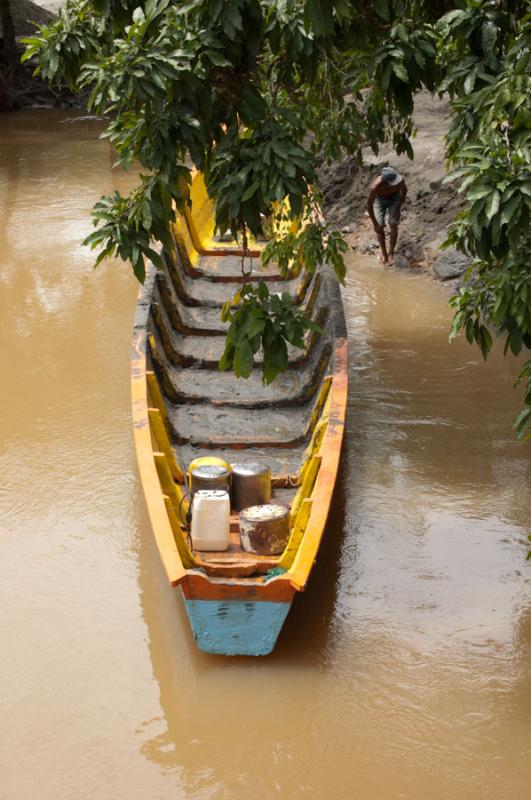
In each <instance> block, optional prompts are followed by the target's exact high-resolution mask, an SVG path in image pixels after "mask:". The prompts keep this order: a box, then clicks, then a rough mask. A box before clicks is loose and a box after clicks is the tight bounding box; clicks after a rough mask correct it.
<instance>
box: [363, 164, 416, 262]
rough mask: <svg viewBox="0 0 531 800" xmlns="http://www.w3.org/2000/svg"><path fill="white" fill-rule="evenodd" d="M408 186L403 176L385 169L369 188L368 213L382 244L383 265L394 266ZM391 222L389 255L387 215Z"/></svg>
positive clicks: (381, 257) (388, 168)
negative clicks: (402, 210)
mask: <svg viewBox="0 0 531 800" xmlns="http://www.w3.org/2000/svg"><path fill="white" fill-rule="evenodd" d="M406 195H407V186H406V182H405V180H404V179H403V177H402V175H399V174H398V172H397V171H396V170H394V169H393V168H392V167H384V168H383V169H382V170H381V172H380V174H379V175H378V177H376V178H374V180H373V181H372V182H371V184H370V186H369V194H368V196H367V211H368V212H369V217H370V218H371V220H372V224H373V225H374V230H375V231H376V236H377V237H378V241H379V243H380V249H381V251H382V255H381V256H380V260H381V262H382V264H394V260H395V247H396V240H397V237H398V223H399V222H400V209H401V207H402V203H403V202H404V200H405V199H406ZM386 214H387V221H388V222H389V229H390V234H389V253H388V252H387V246H386V243H385V228H384V226H385V215H386Z"/></svg>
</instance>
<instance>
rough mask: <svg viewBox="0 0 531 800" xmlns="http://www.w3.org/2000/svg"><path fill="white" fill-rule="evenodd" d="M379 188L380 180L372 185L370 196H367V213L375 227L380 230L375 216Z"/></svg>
mask: <svg viewBox="0 0 531 800" xmlns="http://www.w3.org/2000/svg"><path fill="white" fill-rule="evenodd" d="M377 186H378V179H376V180H374V181H373V182H372V183H371V185H370V186H369V194H368V195H367V212H368V214H369V217H370V218H371V222H372V224H373V225H374V227H375V229H376V228H379V227H380V225H378V223H377V222H376V217H375V216H374V201H375V199H376V188H377Z"/></svg>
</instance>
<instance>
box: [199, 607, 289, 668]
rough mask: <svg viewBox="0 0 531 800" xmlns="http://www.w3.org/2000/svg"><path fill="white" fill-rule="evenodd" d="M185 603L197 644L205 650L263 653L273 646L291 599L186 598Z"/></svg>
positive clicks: (230, 653) (270, 649) (268, 651)
mask: <svg viewBox="0 0 531 800" xmlns="http://www.w3.org/2000/svg"><path fill="white" fill-rule="evenodd" d="M184 604H185V608H186V613H187V614H188V619H189V620H190V625H191V628H192V632H193V634H194V638H195V641H196V644H197V646H198V647H199V649H200V650H203V651H204V652H205V653H213V654H217V655H226V656H237V655H239V656H266V655H268V654H269V653H271V651H272V650H273V648H274V647H275V644H276V641H277V638H278V635H279V633H280V631H281V628H282V626H283V624H284V621H285V619H286V617H287V615H288V612H289V609H290V607H291V601H290V602H269V601H264V602H257V601H254V600H251V601H249V600H228V601H226V600H187V599H186V597H185V598H184Z"/></svg>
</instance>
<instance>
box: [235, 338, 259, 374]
mask: <svg viewBox="0 0 531 800" xmlns="http://www.w3.org/2000/svg"><path fill="white" fill-rule="evenodd" d="M253 364H254V359H253V351H252V348H251V345H250V343H249V340H248V339H243V340H242V342H241V343H240V344H239V345H238V347H236V349H235V352H234V372H235V374H236V375H237V377H238V378H248V377H249V375H250V374H251V372H252V369H253Z"/></svg>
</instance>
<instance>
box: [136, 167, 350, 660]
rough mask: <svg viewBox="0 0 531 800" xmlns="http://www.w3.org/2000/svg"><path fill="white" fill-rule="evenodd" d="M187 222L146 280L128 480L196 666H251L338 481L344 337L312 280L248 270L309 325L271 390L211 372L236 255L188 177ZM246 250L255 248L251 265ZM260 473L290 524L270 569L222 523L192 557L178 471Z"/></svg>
mask: <svg viewBox="0 0 531 800" xmlns="http://www.w3.org/2000/svg"><path fill="white" fill-rule="evenodd" d="M192 195H193V197H192V199H193V204H192V208H191V211H190V213H187V215H186V216H182V217H179V218H178V219H177V222H176V224H175V226H174V234H175V242H176V251H175V253H173V254H168V253H165V254H163V257H164V262H165V268H164V269H157V270H156V269H155V268H153V267H152V268H151V269H150V270H149V271H148V275H147V278H146V282H145V284H144V286H143V288H142V290H141V292H140V296H139V301H138V306H137V313H136V319H135V324H134V332H133V350H132V402H133V424H134V434H135V444H136V453H137V459H138V465H139V472H140V479H141V482H142V486H143V490H144V495H145V498H146V503H147V508H148V513H149V517H150V520H151V525H152V528H153V532H154V535H155V539H156V542H157V546H158V549H159V553H160V557H161V559H162V563H163V565H164V569H165V571H166V574H167V576H168V579H169V581H170V582H171V584H172V586H179V587H180V589H181V591H182V594H183V597H184V602H185V606H186V611H187V614H188V617H189V620H190V623H191V627H192V631H193V634H194V637H195V640H196V642H197V645H198V646H199V647H200V648H201V649H202V650H205V651H207V652H209V653H221V654H225V655H265V654H267V653H269V652H271V650H272V649H273V647H274V645H275V642H276V640H277V637H278V634H279V632H280V630H281V628H282V625H283V623H284V620H285V619H286V616H287V614H288V611H289V608H290V604H291V602H292V599H293V597H294V594H295V592H300V591H302V590H304V588H305V586H306V584H307V582H308V578H309V575H310V571H311V568H312V565H313V563H314V560H315V558H316V555H317V551H318V549H319V546H320V543H321V539H322V537H323V533H324V530H325V524H326V520H327V516H328V512H329V508H330V503H331V500H332V493H333V489H334V485H335V481H336V476H337V472H338V467H339V460H340V453H341V444H342V439H343V430H344V424H345V410H346V402H347V336H346V328H345V319H344V314H343V307H342V302H341V295H340V290H339V286H338V284H337V281H336V279H335V277H334V275H333V274H332V273H331V271H330V270H329V269H328V268H327V267H326V266H322V267H320V268H319V269H318V270H317V271H316V272H315V274H314V275H313V276H311V277H308V276H293V275H291V276H290V277H289V278H288V279H285V278H283V277H282V276H281V275H280V274H278V271H277V270H276V269H275V267H271V268H268V269H266V270H264V269H263V268H262V267H261V265H260V263H259V259H257V262H258V263H256V264H255V268H254V271H253V273H252V275H251V278H250V280H252V281H258V280H266V281H268V282H269V286H270V288H271V290H273V291H287V292H289V293H290V294H291V295H292V297H293V302H294V303H297V304H299V305H300V306H301V307H304V308H305V309H306V310H307V313H309V314H311V316H312V318H313V319H315V320H317V321H318V322H319V323H320V326H321V329H322V333H321V334H316V333H313V334H311V335H308V338H307V341H306V349H305V350H298V349H295V348H293V351H290V354H289V356H290V367H289V370H288V371H287V372H286V373H284V374H283V375H281V376H279V377H278V378H277V379H276V380H275V381H274V382H273V384H272V385H271V386H268V387H264V386H263V385H262V382H261V379H260V375H259V374H258V372H257V373H256V374H253V375H252V376H251V377H250V378H249V379H248V380H243V379H240V380H238V379H237V378H236V377H235V376H234V375H233V374H232V373H226V372H219V370H218V364H219V359H220V357H221V354H222V352H223V347H224V340H225V337H224V334H225V329H226V326H225V325H224V323H222V322H221V319H220V311H221V306H222V304H223V302H224V301H225V300H227V299H229V298H230V297H232V296H233V294H234V293H235V291H236V290H237V289H238V286H239V285H240V284H241V276H240V260H241V259H240V253H239V250H238V245H237V243H236V242H232V243H222V242H218V241H216V240H215V238H214V227H213V216H212V205H211V203H210V201H209V199H208V197H207V195H206V191H205V189H204V183H203V180H202V177H201V175H197V176H196V177H195V179H194V184H193V187H192ZM259 250H260V245H259V244H256V250H255V255H258V254H259ZM208 454H210V455H217V456H220V457H222V458H224V459H225V460H227V461H228V462H229V463H230V462H234V461H242V460H251V461H259V462H262V463H266V464H268V465H269V466H270V467H271V470H272V475H273V487H274V497H275V502H277V501H278V502H279V503H281V504H284V505H288V506H289V507H290V510H291V515H290V519H291V523H290V524H291V529H290V530H291V533H290V538H289V541H288V544H287V547H286V549H285V551H284V552H283V553H282V554H281V555H279V556H257V555H254V554H251V553H247V552H244V551H243V550H242V549H241V547H240V544H239V534H238V517H237V515H236V514H234V515H233V516H232V517H231V544H230V547H229V550H228V551H227V552H226V553H214V552H211V553H209V552H192V550H191V549H190V546H189V544H188V539H187V537H186V536H185V534H184V532H183V530H182V528H181V526H180V525H179V521H178V520H179V517H178V513H179V504H180V501H181V497H182V493H183V475H182V471H181V468H180V466H179V465H180V464H182V463H184V464H185V465H186V466H188V464H189V463H190V462H191V460H192V459H193V458H195V457H197V456H202V455H208Z"/></svg>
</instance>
